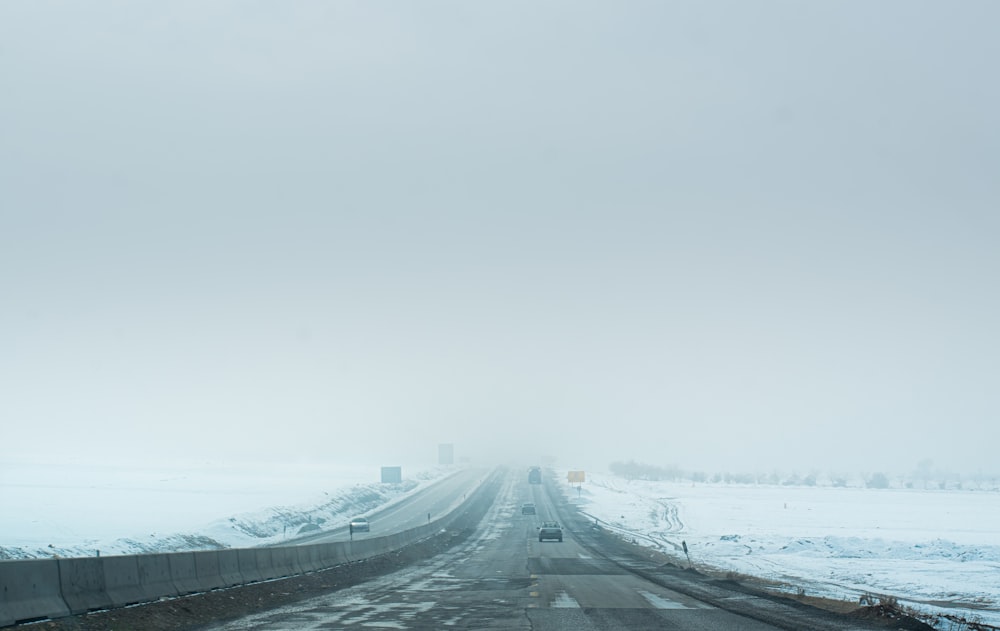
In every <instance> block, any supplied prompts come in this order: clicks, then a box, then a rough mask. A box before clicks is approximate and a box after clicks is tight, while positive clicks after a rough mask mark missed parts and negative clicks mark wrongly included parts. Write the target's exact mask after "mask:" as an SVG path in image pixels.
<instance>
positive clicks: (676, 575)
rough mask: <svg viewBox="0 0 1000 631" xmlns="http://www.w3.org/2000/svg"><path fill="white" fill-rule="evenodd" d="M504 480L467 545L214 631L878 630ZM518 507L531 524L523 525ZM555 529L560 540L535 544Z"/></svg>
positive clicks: (520, 479)
mask: <svg viewBox="0 0 1000 631" xmlns="http://www.w3.org/2000/svg"><path fill="white" fill-rule="evenodd" d="M521 473H522V472H520V471H516V472H511V473H509V474H508V475H507V476H506V477H505V478H504V481H503V483H502V485H501V486H500V488H499V491H498V492H497V495H496V498H495V502H494V503H493V505H492V506H491V507H490V509H489V510H488V512H487V514H486V516H485V517H484V518H483V520H482V522H481V523H480V525H479V528H478V529H477V530H476V532H475V534H474V535H473V536H472V537H470V538H468V539H466V540H465V541H464V542H463V543H461V544H459V545H457V546H455V547H454V548H453V549H451V550H450V551H448V552H446V553H444V554H439V555H437V556H435V557H433V558H431V559H428V560H426V561H423V562H419V563H417V564H415V565H412V566H410V567H408V568H405V569H403V570H400V571H397V572H394V573H392V574H389V575H387V576H383V577H381V578H377V579H374V580H370V581H368V582H365V583H360V584H357V585H354V586H352V587H348V588H345V589H340V590H337V591H335V592H332V593H329V594H327V595H324V596H320V597H317V598H312V599H310V600H305V601H301V602H299V603H296V604H294V605H288V606H284V607H281V608H279V609H274V610H271V611H268V612H265V613H261V614H256V615H252V616H248V617H246V618H243V619H240V620H237V621H234V622H230V623H228V624H225V625H222V626H218V627H213V629H215V630H216V631H237V630H240V631H242V630H248V629H261V630H265V629H266V630H276V629H303V630H317V631H318V630H320V629H323V630H328V629H355V628H356V629H371V628H392V629H443V628H454V629H498V630H499V629H503V630H511V629H524V630H531V631H584V630H591V629H607V630H611V629H615V630H618V629H690V630H693V631H698V630H713V631H716V630H719V629H723V630H729V629H732V630H746V631H758V630H773V629H817V630H821V631H827V630H829V631H833V630H837V631H842V630H845V629H885V628H886V627H885V626H874V623H870V622H866V621H862V620H855V619H850V618H845V617H842V616H838V615H836V614H832V613H828V612H825V611H821V610H818V609H814V608H812V607H807V606H805V605H800V604H798V603H795V602H792V601H788V600H783V599H775V598H769V597H762V596H760V595H755V594H751V593H748V592H745V591H741V590H740V589H738V588H735V587H733V586H727V585H725V584H724V582H723V583H720V582H718V581H710V580H706V578H705V577H702V576H697V575H692V574H690V573H685V572H683V571H682V570H679V569H678V568H675V567H672V566H671V567H664V566H657V565H655V564H653V563H650V562H646V561H643V559H642V558H641V556H637V555H635V554H627V553H625V552H623V548H622V546H621V544H620V542H619V543H618V544H617V545H613V544H612V541H614V539H613V536H611V535H609V534H607V533H602V532H600V531H598V530H597V529H594V528H592V527H591V526H590V525H589V524H588V523H587V522H586V521H585V520H581V519H579V518H578V517H577V516H576V515H575V514H573V513H572V508H571V507H569V506H568V505H567V504H566V503H565V501H564V499H563V498H562V496H561V495H560V494H559V493H558V492H556V491H553V490H552V485H551V481H547V483H546V484H543V485H540V486H539V485H529V484H528V483H527V476H526V475H521ZM523 502H534V503H535V505H536V507H537V510H538V514H537V515H522V514H521V509H520V506H521V504H522V503H523ZM547 520H557V521H560V522H563V524H564V526H565V530H564V541H563V542H557V541H545V542H539V541H538V538H537V527H538V526H539V525H540V523H541V522H542V521H547Z"/></svg>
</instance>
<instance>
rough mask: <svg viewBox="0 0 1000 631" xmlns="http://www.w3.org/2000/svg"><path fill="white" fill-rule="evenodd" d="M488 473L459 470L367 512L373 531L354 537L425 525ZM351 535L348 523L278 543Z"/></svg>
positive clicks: (458, 501) (454, 502)
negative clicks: (388, 504) (405, 496)
mask: <svg viewBox="0 0 1000 631" xmlns="http://www.w3.org/2000/svg"><path fill="white" fill-rule="evenodd" d="M489 473H490V471H489V470H488V469H474V468H472V469H459V470H458V471H456V472H455V473H454V474H452V475H450V476H448V477H446V478H444V479H442V480H439V481H437V482H435V483H434V484H431V485H430V486H428V487H427V488H424V489H422V490H420V491H418V492H417V493H414V494H413V495H411V496H409V497H407V498H405V499H404V500H402V501H400V502H397V503H395V504H392V505H390V506H387V507H385V508H382V509H379V510H377V511H374V512H372V513H371V514H369V515H367V517H368V520H369V522H370V523H371V530H370V531H369V532H356V533H354V539H355V540H358V539H365V538H368V537H379V536H382V535H386V534H392V533H395V532H402V531H404V530H408V529H410V528H415V527H417V526H422V525H423V524H426V523H427V522H428V521H430V520H431V519H436V518H437V517H440V516H441V515H444V514H446V513H448V512H449V511H451V510H452V509H454V508H455V507H456V506H458V505H459V504H461V503H462V501H463V500H464V499H465V497H466V495H468V494H470V493H472V492H473V491H474V490H475V489H476V488H477V487H478V486H479V484H480V483H481V482H482V480H483V479H485V478H486V477H487V476H488V475H489ZM349 538H350V531H349V528H348V525H347V523H346V522H345V523H344V524H343V525H340V526H337V527H336V528H331V529H329V530H325V531H323V532H321V533H316V534H309V535H305V536H302V537H297V538H295V539H290V540H287V541H282V542H281V543H280V544H276V545H290V544H291V545H305V544H312V543H329V542H332V541H346V540H348V539H349Z"/></svg>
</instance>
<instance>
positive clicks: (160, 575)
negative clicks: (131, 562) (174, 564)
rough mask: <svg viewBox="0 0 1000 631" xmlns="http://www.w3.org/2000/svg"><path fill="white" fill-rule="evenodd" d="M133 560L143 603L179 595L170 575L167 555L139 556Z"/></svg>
mask: <svg viewBox="0 0 1000 631" xmlns="http://www.w3.org/2000/svg"><path fill="white" fill-rule="evenodd" d="M135 560H136V565H137V566H138V570H139V588H140V589H141V590H142V594H143V599H142V601H143V602H146V601H150V600H156V599H158V598H163V597H172V596H179V595H180V593H179V592H178V591H177V587H176V586H175V585H174V579H173V577H172V576H171V574H170V555H169V554H140V555H138V556H136V557H135Z"/></svg>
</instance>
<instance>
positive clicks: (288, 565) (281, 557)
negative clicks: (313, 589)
mask: <svg viewBox="0 0 1000 631" xmlns="http://www.w3.org/2000/svg"><path fill="white" fill-rule="evenodd" d="M297 547H298V546H285V547H281V548H271V567H270V568H269V569H268V572H267V574H268V576H267V578H282V577H284V576H295V575H296V574H301V573H302V569H301V568H300V567H299V559H298V553H297V552H296V551H295V549H296V548H297Z"/></svg>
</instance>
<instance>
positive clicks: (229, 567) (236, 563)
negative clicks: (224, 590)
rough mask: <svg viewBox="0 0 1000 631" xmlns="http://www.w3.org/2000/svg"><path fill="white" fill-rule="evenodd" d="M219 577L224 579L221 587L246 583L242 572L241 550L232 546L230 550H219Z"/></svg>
mask: <svg viewBox="0 0 1000 631" xmlns="http://www.w3.org/2000/svg"><path fill="white" fill-rule="evenodd" d="M218 555H219V578H220V579H222V583H221V585H220V587H232V586H233V585H242V584H243V583H246V582H247V581H246V579H244V578H243V573H242V572H240V551H239V550H236V549H233V548H230V549H229V550H219V551H218Z"/></svg>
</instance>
